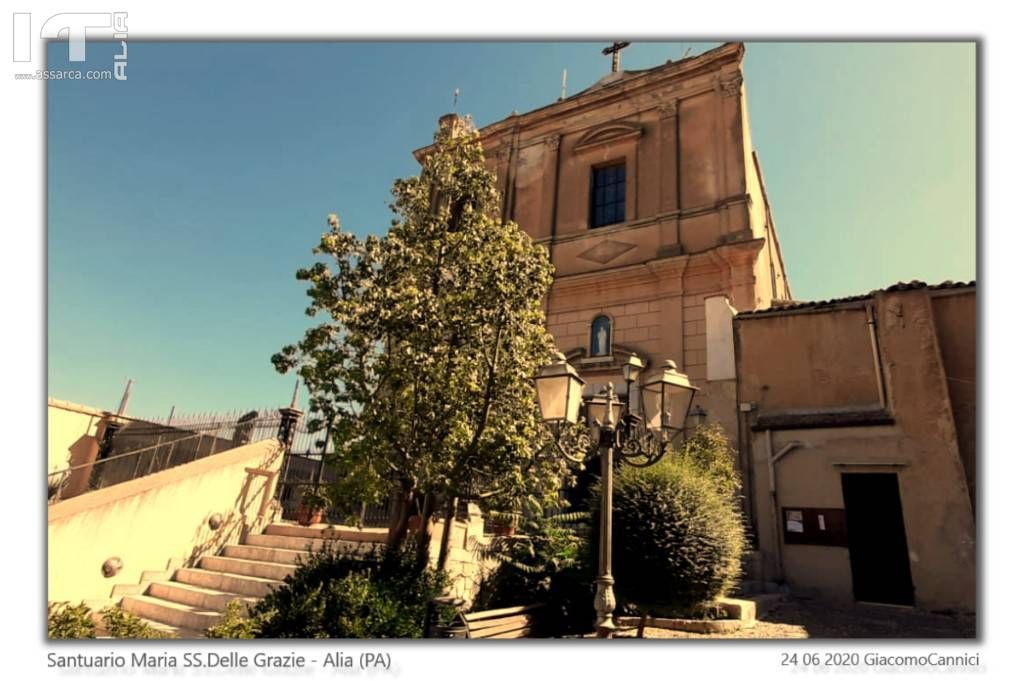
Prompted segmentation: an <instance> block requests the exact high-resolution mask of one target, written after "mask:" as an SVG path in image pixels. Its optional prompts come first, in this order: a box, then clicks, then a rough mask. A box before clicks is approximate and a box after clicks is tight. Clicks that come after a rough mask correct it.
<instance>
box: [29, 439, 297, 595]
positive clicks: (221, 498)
mask: <svg viewBox="0 0 1024 681" xmlns="http://www.w3.org/2000/svg"><path fill="white" fill-rule="evenodd" d="M281 460H282V456H281V446H280V444H279V443H278V442H277V441H276V440H264V441H261V442H256V443H253V444H249V445H245V446H243V447H238V448H236V449H232V450H230V451H227V452H223V453H221V454H216V455H214V456H210V457H207V458H204V459H200V460H198V461H194V462H192V463H187V464H183V465H181V466H177V467H174V468H170V469H167V470H164V471H161V472H159V473H154V474H152V475H148V476H145V477H142V478H137V479H135V480H130V481H128V482H123V483H120V484H118V485H113V486H111V487H106V488H103V489H100V490H96V491H94V492H89V493H87V494H82V495H80V496H77V497H75V498H73V499H68V500H66V501H60V502H57V503H55V504H52V505H51V506H50V507H49V513H48V516H49V517H48V522H47V573H48V574H47V598H48V600H50V601H72V602H75V603H77V602H78V601H80V600H87V601H88V600H103V599H108V598H110V596H111V591H112V589H113V587H114V586H115V585H118V584H132V583H138V582H139V580H140V579H141V578H142V575H143V572H145V571H149V570H164V569H167V568H168V567H173V566H178V565H188V564H192V563H193V562H194V561H196V560H198V558H199V557H200V556H202V555H208V554H212V553H216V551H218V550H219V549H220V547H222V546H224V545H225V544H229V543H234V542H237V541H239V539H240V537H241V536H242V534H243V533H244V532H259V531H261V529H262V524H263V523H265V522H269V520H270V518H269V502H270V501H271V500H272V498H273V489H274V484H275V482H276V479H277V472H278V470H279V468H280V465H281ZM215 514H220V516H221V518H222V520H223V524H221V525H220V526H219V527H216V528H213V527H211V524H210V522H209V521H210V519H211V517H213V516H214V515H215ZM113 558H116V559H118V560H119V561H120V563H121V564H122V566H123V567H122V569H121V570H120V571H119V572H118V573H117V574H116V575H112V576H105V575H104V574H103V565H104V563H105V562H106V561H107V560H108V559H113Z"/></svg>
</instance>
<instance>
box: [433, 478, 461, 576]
mask: <svg viewBox="0 0 1024 681" xmlns="http://www.w3.org/2000/svg"><path fill="white" fill-rule="evenodd" d="M458 501H459V500H458V499H457V498H456V497H453V496H450V497H448V500H447V501H446V502H445V505H444V531H443V532H441V550H440V551H439V552H438V554H437V570H438V572H442V571H443V570H444V569H445V566H447V564H448V544H449V543H450V542H451V536H452V521H453V520H454V519H455V506H456V504H457V503H458Z"/></svg>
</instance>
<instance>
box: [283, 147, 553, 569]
mask: <svg viewBox="0 0 1024 681" xmlns="http://www.w3.org/2000/svg"><path fill="white" fill-rule="evenodd" d="M392 193H393V195H394V202H393V204H392V210H393V211H394V212H395V214H396V219H394V220H393V221H392V227H391V229H390V231H389V232H388V233H387V234H386V235H385V236H384V237H383V238H380V237H377V236H373V235H370V236H367V237H366V238H365V239H364V240H360V239H358V238H356V236H355V235H354V234H352V233H350V232H344V231H342V230H341V228H340V226H339V225H338V223H337V221H336V220H331V229H330V231H328V232H327V233H325V234H323V235H322V237H321V240H320V244H319V246H318V247H317V248H316V249H314V253H315V254H316V255H317V256H320V257H322V258H324V259H325V260H326V261H324V260H321V261H318V262H316V263H315V264H313V265H312V266H311V267H309V268H306V269H302V270H300V271H299V272H298V274H297V276H298V278H299V279H300V280H302V281H306V282H308V283H309V289H308V295H309V297H310V301H311V302H310V305H309V307H308V308H307V310H306V311H307V314H308V315H309V316H311V317H316V318H318V319H320V320H322V321H321V322H320V323H317V324H316V325H314V326H313V327H312V328H310V329H308V330H307V331H306V333H305V335H304V337H303V338H302V340H301V341H300V342H299V343H298V344H297V345H292V346H287V347H285V348H283V349H282V351H281V352H280V353H278V354H276V355H274V357H273V358H272V361H273V363H274V365H275V367H276V368H277V369H278V371H281V372H286V371H290V370H292V369H297V371H298V373H299V375H300V376H301V377H302V378H303V380H304V381H305V383H306V386H307V387H308V388H309V391H310V411H311V412H313V413H315V414H317V415H319V417H320V418H319V419H317V420H322V421H323V422H324V423H326V422H330V423H331V424H332V431H331V432H332V435H333V438H334V441H335V454H334V455H333V461H332V463H333V464H335V465H336V466H337V467H338V469H339V472H340V478H339V480H338V482H337V483H336V484H335V485H334V486H333V488H332V494H333V493H334V492H335V491H339V492H340V491H342V490H344V492H345V494H347V495H353V494H354V495H356V497H357V498H359V499H360V500H364V501H371V502H372V501H377V500H379V499H380V498H381V497H382V496H383V495H384V494H386V493H387V491H388V490H389V489H390V487H391V485H392V482H393V480H394V478H395V477H396V476H401V477H403V478H404V479H406V480H407V481H408V482H409V484H410V486H411V489H412V490H414V491H415V492H417V493H421V494H430V493H437V494H440V495H441V496H442V497H444V496H458V497H462V498H472V497H477V498H490V499H494V500H501V501H502V502H508V503H511V501H512V500H515V499H517V498H522V497H524V496H531V495H532V496H535V497H537V498H543V499H549V500H550V499H554V498H555V496H556V495H557V492H558V490H559V488H560V486H561V484H562V480H563V478H564V476H565V473H566V472H567V470H568V469H567V465H566V464H565V463H564V462H563V461H562V460H560V459H559V458H558V457H542V458H541V459H540V460H538V458H537V457H535V456H534V454H535V452H536V451H537V449H538V448H539V447H540V445H541V444H542V443H543V442H544V440H545V438H548V437H549V435H548V433H547V430H546V429H545V428H544V427H543V424H542V423H541V422H540V420H539V418H538V414H537V410H536V406H535V398H534V387H533V381H532V377H533V375H534V374H535V373H536V371H537V369H538V367H539V366H541V365H542V364H544V363H546V362H547V361H548V360H549V358H550V354H551V351H552V349H553V347H554V346H553V343H552V340H551V337H550V335H549V334H548V333H547V331H546V329H545V325H544V310H543V305H542V302H543V299H544V296H545V294H546V293H547V290H548V288H549V286H550V284H551V281H552V276H553V267H552V265H551V264H550V262H549V261H548V257H547V253H546V251H545V249H544V248H543V247H540V246H537V245H534V244H533V242H532V240H531V239H530V237H529V236H528V235H527V234H526V233H525V232H523V231H522V230H521V229H520V228H519V227H518V226H517V225H515V224H514V223H511V222H505V221H503V220H501V219H500V217H499V216H500V214H501V204H500V197H499V193H498V190H497V188H496V181H495V177H494V175H493V174H492V173H491V172H489V171H488V170H487V169H486V167H485V165H484V157H483V149H482V147H481V145H480V141H479V137H478V135H477V134H476V133H475V132H468V133H466V134H451V132H450V131H449V132H448V133H446V134H439V136H438V137H436V138H435V145H434V147H433V148H432V149H431V151H430V152H429V153H428V154H427V155H426V157H425V158H424V160H423V164H422V173H421V174H420V175H419V176H418V177H413V178H408V179H403V180H398V181H396V182H395V185H394V188H393V190H392ZM310 425H311V427H316V426H318V425H320V424H319V423H315V422H311V423H310ZM351 586H353V587H354V583H353V584H352V585H351Z"/></svg>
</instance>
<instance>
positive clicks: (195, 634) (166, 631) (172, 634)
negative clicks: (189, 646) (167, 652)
mask: <svg viewBox="0 0 1024 681" xmlns="http://www.w3.org/2000/svg"><path fill="white" fill-rule="evenodd" d="M139 619H140V620H142V621H143V622H145V623H146V624H148V625H149V626H151V627H153V628H154V629H156V630H157V631H159V632H160V633H161V634H163V635H164V636H166V637H167V638H206V634H205V633H204V632H202V631H198V630H196V629H188V628H186V627H176V626H174V625H171V624H164V623H163V622H157V621H155V620H148V619H146V618H145V617H140V618H139Z"/></svg>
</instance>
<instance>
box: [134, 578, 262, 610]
mask: <svg viewBox="0 0 1024 681" xmlns="http://www.w3.org/2000/svg"><path fill="white" fill-rule="evenodd" d="M146 595H147V596H153V597H155V598H160V599H163V600H165V601H172V602H174V603H182V604H184V605H191V606H193V607H196V608H200V609H202V610H217V611H219V612H225V611H227V609H228V603H230V602H231V601H241V602H242V603H245V604H249V605H251V604H253V603H256V602H257V601H259V599H258V598H255V597H253V596H243V595H242V594H237V593H231V592H230V591H221V590H220V589H209V588H207V587H203V586H196V585H195V584H183V583H181V582H153V583H152V584H150V585H149V588H148V589H147V590H146Z"/></svg>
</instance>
